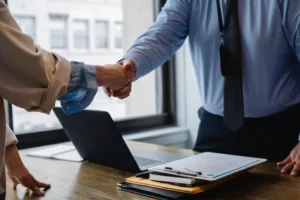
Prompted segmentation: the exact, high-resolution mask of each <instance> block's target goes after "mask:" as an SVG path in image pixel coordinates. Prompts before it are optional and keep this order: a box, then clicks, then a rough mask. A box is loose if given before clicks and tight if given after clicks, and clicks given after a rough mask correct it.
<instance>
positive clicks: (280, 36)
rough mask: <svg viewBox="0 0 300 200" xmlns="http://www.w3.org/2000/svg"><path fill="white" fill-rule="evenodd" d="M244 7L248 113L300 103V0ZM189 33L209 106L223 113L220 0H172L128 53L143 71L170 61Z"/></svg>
mask: <svg viewBox="0 0 300 200" xmlns="http://www.w3.org/2000/svg"><path fill="white" fill-rule="evenodd" d="M225 2H226V1H224V0H223V1H222V3H223V5H224V3H225ZM238 11H239V23H240V28H241V39H242V41H241V42H242V48H243V50H242V51H243V92H244V93H243V96H244V104H245V107H244V108H245V116H246V117H263V116H268V115H271V114H273V113H276V112H278V111H282V110H285V109H287V108H288V107H290V106H292V105H294V104H297V103H300V63H299V59H300V33H299V31H300V0H239V6H238ZM187 36H188V37H189V43H190V49H191V55H192V60H193V64H194V67H195V72H196V76H197V80H198V86H199V91H200V95H201V98H202V102H203V105H204V108H205V109H206V110H208V111H209V112H211V113H213V114H217V115H221V116H222V115H223V89H224V78H223V77H222V75H221V72H220V59H219V44H220V34H219V26H218V14H217V4H216V1H215V0H168V1H167V3H166V4H165V6H164V8H163V10H162V12H161V13H160V14H159V16H158V19H157V21H156V22H155V23H154V24H153V25H152V26H151V27H150V28H149V29H148V31H147V32H146V33H144V34H143V35H142V36H140V37H139V38H138V39H137V40H136V42H135V43H134V44H133V46H132V47H131V48H130V49H129V50H128V52H127V53H126V55H125V56H124V58H126V59H132V60H133V61H134V62H135V63H136V67H137V77H141V76H143V75H145V74H147V73H149V72H150V71H152V70H154V69H155V68H156V67H158V66H160V65H161V64H163V63H164V62H165V61H167V60H168V59H169V58H170V57H171V56H172V55H173V54H174V53H175V52H176V50H177V49H178V48H179V47H180V46H181V45H182V44H183V42H184V41H185V39H186V38H187ZM182 67H184V66H182Z"/></svg>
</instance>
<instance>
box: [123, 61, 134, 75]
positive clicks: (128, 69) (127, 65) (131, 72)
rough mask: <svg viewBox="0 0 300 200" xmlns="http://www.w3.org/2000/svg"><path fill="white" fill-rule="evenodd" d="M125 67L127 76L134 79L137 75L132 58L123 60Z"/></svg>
mask: <svg viewBox="0 0 300 200" xmlns="http://www.w3.org/2000/svg"><path fill="white" fill-rule="evenodd" d="M123 69H124V71H125V74H126V76H127V77H129V78H131V79H133V78H134V77H135V76H136V72H135V64H134V62H133V61H131V60H125V61H124V62H123Z"/></svg>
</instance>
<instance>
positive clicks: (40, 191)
mask: <svg viewBox="0 0 300 200" xmlns="http://www.w3.org/2000/svg"><path fill="white" fill-rule="evenodd" d="M29 189H30V190H31V191H32V192H33V194H34V195H37V196H44V195H45V192H43V191H42V190H41V189H39V188H38V187H36V186H35V185H33V186H31V187H29Z"/></svg>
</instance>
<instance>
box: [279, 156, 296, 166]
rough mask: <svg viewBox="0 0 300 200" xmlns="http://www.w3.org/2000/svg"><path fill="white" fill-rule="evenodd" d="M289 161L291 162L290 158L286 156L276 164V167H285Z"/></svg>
mask: <svg viewBox="0 0 300 200" xmlns="http://www.w3.org/2000/svg"><path fill="white" fill-rule="evenodd" d="M291 161H292V159H291V156H288V157H286V158H285V159H284V160H283V161H281V162H278V163H277V166H278V167H283V166H284V165H286V164H287V163H289V162H291Z"/></svg>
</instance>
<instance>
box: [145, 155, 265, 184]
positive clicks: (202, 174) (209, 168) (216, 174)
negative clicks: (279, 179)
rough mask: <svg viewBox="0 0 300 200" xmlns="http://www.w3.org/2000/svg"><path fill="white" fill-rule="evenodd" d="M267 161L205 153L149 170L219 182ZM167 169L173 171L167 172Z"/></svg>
mask: <svg viewBox="0 0 300 200" xmlns="http://www.w3.org/2000/svg"><path fill="white" fill-rule="evenodd" d="M266 161H267V159H264V158H255V157H246V156H237V155H229V154H221V153H212V152H205V153H200V154H197V155H194V156H190V157H187V158H183V159H180V160H176V161H173V162H170V163H165V164H163V165H158V166H155V167H151V168H149V169H148V170H149V171H153V172H159V173H165V174H170V175H177V176H182V177H188V178H194V179H200V180H206V181H217V180H220V179H222V178H225V177H228V176H231V175H234V174H236V173H238V172H242V171H246V170H249V169H250V168H253V167H255V166H257V165H259V164H261V163H264V162H266ZM166 168H169V169H170V168H171V169H173V170H166ZM178 171H181V172H184V171H186V172H199V173H198V174H197V175H193V176H191V175H187V174H183V173H180V174H179V173H177V172H178Z"/></svg>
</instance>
